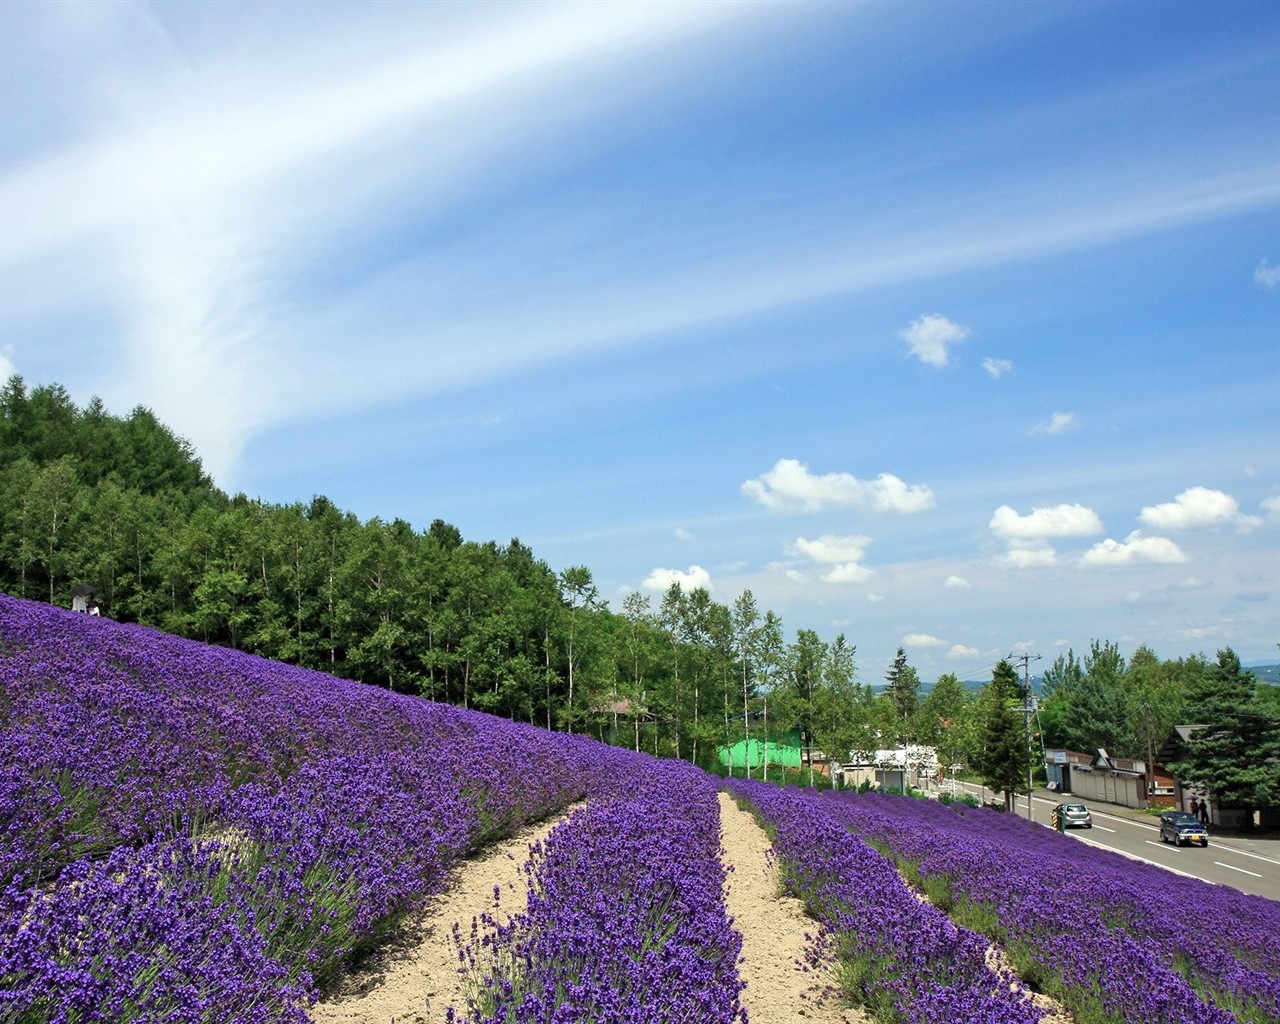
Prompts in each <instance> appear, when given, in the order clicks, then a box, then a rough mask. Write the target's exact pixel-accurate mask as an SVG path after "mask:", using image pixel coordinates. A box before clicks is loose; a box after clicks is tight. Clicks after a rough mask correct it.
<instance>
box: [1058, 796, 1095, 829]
mask: <svg viewBox="0 0 1280 1024" xmlns="http://www.w3.org/2000/svg"><path fill="white" fill-rule="evenodd" d="M1054 810H1056V811H1057V812H1058V815H1059V816H1060V817H1061V818H1062V827H1063V828H1093V815H1092V814H1090V813H1089V808H1088V807H1086V806H1085V805H1084V804H1082V803H1078V802H1076V801H1072V802H1070V803H1065V804H1058V806H1057V807H1055V808H1054Z"/></svg>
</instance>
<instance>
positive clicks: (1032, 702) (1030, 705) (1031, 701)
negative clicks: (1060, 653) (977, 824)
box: [1009, 654, 1040, 821]
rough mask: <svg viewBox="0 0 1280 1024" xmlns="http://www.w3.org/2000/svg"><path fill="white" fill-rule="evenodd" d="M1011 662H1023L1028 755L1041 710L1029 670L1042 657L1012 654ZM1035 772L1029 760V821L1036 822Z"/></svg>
mask: <svg viewBox="0 0 1280 1024" xmlns="http://www.w3.org/2000/svg"><path fill="white" fill-rule="evenodd" d="M1009 660H1010V661H1020V662H1022V688H1023V690H1025V691H1026V700H1025V702H1024V704H1023V706H1022V713H1023V714H1024V715H1026V716H1027V751H1028V753H1030V752H1031V719H1032V717H1034V715H1035V713H1036V712H1037V711H1038V710H1039V708H1038V706H1037V704H1036V695H1035V693H1034V691H1033V690H1032V689H1031V673H1030V670H1029V666H1030V664H1031V662H1033V661H1039V660H1040V655H1038V654H1018V655H1013V654H1010V655H1009ZM1033 772H1034V766H1033V765H1032V764H1031V763H1030V760H1028V763H1027V821H1035V818H1033V817H1032V816H1031V789H1032V774H1033Z"/></svg>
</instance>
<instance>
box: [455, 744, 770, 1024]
mask: <svg viewBox="0 0 1280 1024" xmlns="http://www.w3.org/2000/svg"><path fill="white" fill-rule="evenodd" d="M616 783H617V784H616V785H614V786H613V787H611V788H610V789H609V790H608V791H607V792H600V793H598V794H596V795H594V796H593V799H592V801H591V802H590V803H589V804H588V806H587V807H586V808H584V809H582V810H579V811H576V812H574V814H572V815H571V816H570V817H569V818H567V819H566V820H565V821H563V822H561V823H560V824H559V825H557V826H556V828H555V829H554V830H553V831H552V833H551V835H550V836H549V837H548V838H547V839H546V840H545V841H544V842H543V843H541V844H539V845H538V846H537V847H535V849H534V851H533V854H532V859H531V860H530V861H529V862H528V863H527V864H526V865H525V870H526V874H527V880H528V902H527V907H526V909H525V910H523V911H521V912H520V913H518V914H516V915H515V916H514V917H513V918H512V919H511V920H510V921H509V922H506V923H502V922H500V921H498V920H495V919H494V918H493V917H492V916H490V917H488V918H486V919H485V920H484V921H483V922H482V927H481V929H479V930H477V932H476V934H474V935H473V936H472V938H471V940H470V941H469V942H466V943H460V948H459V956H460V960H461V963H462V967H463V971H464V973H465V975H466V976H467V977H468V979H469V980H470V982H471V984H470V988H471V991H472V997H471V999H470V1003H469V1007H468V1011H467V1013H466V1016H465V1018H461V1017H456V1016H454V1015H453V1014H451V1015H450V1018H449V1019H450V1020H451V1021H458V1022H459V1024H462V1022H463V1021H464V1020H465V1024H517V1022H519V1024H558V1022H561V1021H571V1020H572V1021H576V1020H582V1021H588V1020H589V1021H595V1022H599V1024H651V1022H653V1021H664V1022H666V1024H746V1014H745V1011H743V1010H742V1008H741V1006H740V1003H739V993H740V992H741V990H742V987H743V985H742V982H741V980H740V979H739V976H738V973H737V960H738V954H739V952H740V949H741V945H742V937H741V936H740V935H739V934H738V933H737V932H736V931H734V930H733V929H732V926H731V922H730V920H729V919H728V917H727V916H726V912H725V907H724V902H723V897H722V893H723V886H724V879H725V870H724V867H723V866H722V863H721V860H720V832H719V822H720V816H719V808H718V804H717V799H716V789H715V785H714V783H713V782H712V780H711V779H710V778H709V777H708V776H707V775H705V774H704V773H702V772H700V771H698V770H697V769H694V768H691V767H690V766H688V765H686V764H683V763H681V762H657V761H653V762H649V763H647V764H646V765H644V766H643V768H642V769H640V770H637V767H636V766H634V765H633V766H631V767H630V770H628V771H626V772H624V773H619V774H618V775H617V776H616Z"/></svg>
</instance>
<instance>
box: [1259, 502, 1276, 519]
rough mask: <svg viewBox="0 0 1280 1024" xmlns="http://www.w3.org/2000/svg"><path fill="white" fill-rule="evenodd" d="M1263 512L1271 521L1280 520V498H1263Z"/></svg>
mask: <svg viewBox="0 0 1280 1024" xmlns="http://www.w3.org/2000/svg"><path fill="white" fill-rule="evenodd" d="M1262 511H1263V512H1265V513H1266V514H1267V516H1268V517H1269V518H1271V519H1280V497H1271V498H1263V499H1262Z"/></svg>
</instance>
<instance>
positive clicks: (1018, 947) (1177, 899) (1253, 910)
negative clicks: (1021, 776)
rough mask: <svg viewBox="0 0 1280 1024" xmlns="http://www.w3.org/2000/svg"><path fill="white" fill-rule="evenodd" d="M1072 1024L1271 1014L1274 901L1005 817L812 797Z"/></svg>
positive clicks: (1278, 1008)
mask: <svg viewBox="0 0 1280 1024" xmlns="http://www.w3.org/2000/svg"><path fill="white" fill-rule="evenodd" d="M824 801H825V803H826V804H827V806H828V807H829V809H830V813H831V814H832V816H833V817H835V818H836V819H837V820H839V821H840V822H841V823H842V824H843V825H845V826H846V827H848V828H851V829H854V830H856V831H857V833H858V834H859V835H860V836H862V837H863V838H866V839H868V840H871V841H873V842H877V843H880V844H883V845H884V847H885V848H886V849H887V850H889V851H890V852H891V853H892V855H893V856H894V857H895V858H896V859H897V860H898V862H899V864H900V865H901V867H902V868H903V870H904V871H906V872H907V873H908V874H909V875H911V876H914V877H918V878H919V879H920V881H921V884H922V885H923V887H924V888H925V889H926V891H928V892H929V893H930V895H931V897H932V898H933V899H934V900H935V902H938V903H940V904H941V905H943V906H946V907H950V908H952V910H953V913H955V914H956V915H957V917H958V918H959V919H960V920H961V921H964V922H966V923H968V924H969V925H970V926H971V927H974V928H976V929H979V930H981V931H983V932H984V933H985V934H987V935H989V936H990V937H991V938H992V939H994V940H996V941H998V942H999V943H1000V944H1001V945H1002V946H1003V947H1004V948H1005V950H1006V952H1007V953H1008V954H1009V956H1010V958H1011V959H1012V960H1013V961H1014V963H1015V964H1016V965H1017V966H1018V968H1019V970H1020V971H1021V972H1022V973H1023V975H1024V976H1025V977H1027V978H1029V979H1030V980H1032V981H1033V982H1034V984H1036V985H1037V986H1038V987H1040V988H1043V989H1044V990H1045V991H1047V992H1050V993H1051V994H1052V995H1054V996H1055V997H1056V998H1057V999H1059V1000H1060V1001H1061V1002H1063V1003H1064V1004H1066V1005H1067V1006H1068V1007H1069V1008H1071V1010H1072V1012H1073V1013H1074V1015H1075V1016H1076V1019H1077V1021H1078V1022H1080V1024H1089V1022H1105V1024H1116V1022H1125V1024H1152V1022H1167V1024H1182V1022H1188V1024H1190V1022H1201V1024H1204V1022H1213V1024H1217V1022H1224V1024H1225V1022H1227V1021H1248V1022H1252V1024H1264V1022H1272V1024H1274V1022H1277V1021H1280V904H1277V903H1275V902H1274V901H1272V900H1267V899H1263V898H1262V897H1258V896H1249V895H1245V894H1243V893H1240V892H1238V891H1237V890H1234V889H1230V888H1228V887H1225V886H1214V885H1208V884H1206V883H1203V882H1200V881H1198V880H1196V879H1190V878H1184V877H1181V876H1178V875H1174V874H1172V873H1170V872H1167V871H1164V870H1162V869H1160V868H1157V867H1154V866H1151V865H1145V864H1141V863H1138V862H1135V861H1132V860H1130V859H1128V858H1124V857H1121V856H1120V855H1118V854H1112V853H1109V852H1107V851H1103V850H1095V849H1091V850H1088V851H1087V855H1083V856H1082V851H1081V848H1080V846H1079V845H1078V844H1077V843H1076V842H1074V841H1073V840H1072V839H1070V838H1068V837H1065V836H1061V835H1059V834H1057V833H1056V832H1054V831H1051V830H1049V829H1046V828H1043V827H1042V826H1037V825H1033V824H1030V823H1029V822H1027V821H1025V820H1024V819H1021V818H1018V817H1016V816H1013V815H1006V814H999V813H996V812H993V811H989V810H987V809H985V808H983V809H973V808H967V807H963V806H959V807H956V808H954V809H952V808H947V807H945V806H942V805H939V804H936V803H932V802H930V801H919V800H911V799H906V798H902V797H895V796H890V795H885V794H865V795H862V796H858V795H853V794H839V795H836V794H832V795H828V796H825V797H824Z"/></svg>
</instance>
